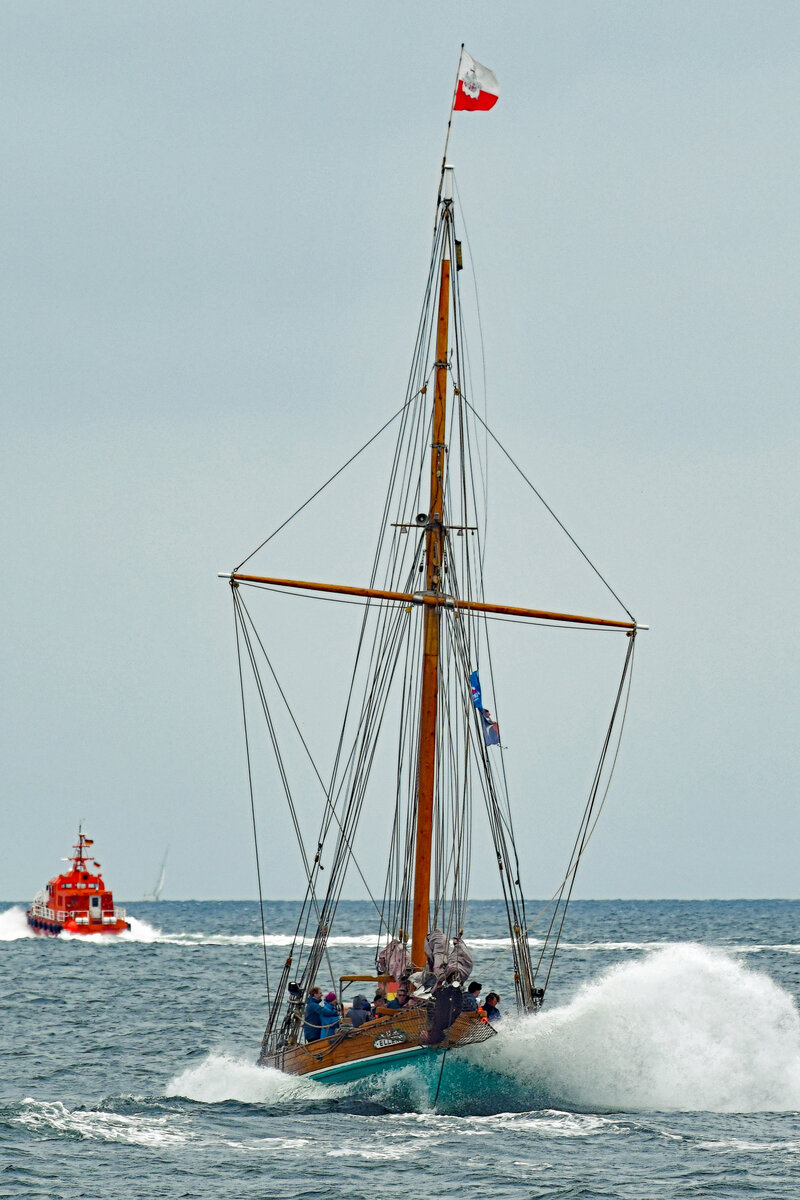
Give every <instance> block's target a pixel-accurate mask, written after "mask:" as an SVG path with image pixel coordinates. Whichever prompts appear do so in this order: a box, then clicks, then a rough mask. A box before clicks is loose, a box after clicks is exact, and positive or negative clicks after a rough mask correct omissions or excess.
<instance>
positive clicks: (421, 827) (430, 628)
mask: <svg viewBox="0 0 800 1200" xmlns="http://www.w3.org/2000/svg"><path fill="white" fill-rule="evenodd" d="M448 219H449V210H448V209H446V210H445V220H446V221H447V220H448ZM449 314H450V259H449V258H448V257H447V230H445V256H444V257H443V258H442V269H441V281H440V286H439V318H438V326H437V330H436V384H435V388H434V397H433V424H432V433H433V439H432V442H431V492H430V496H431V499H430V508H429V509H428V525H427V529H426V531H425V567H426V581H427V587H426V591H427V594H428V595H430V596H432V597H436V596H438V595H440V594H441V586H442V563H443V558H444V534H443V526H442V520H443V517H444V461H445V444H444V436H445V416H446V410H447V335H448V319H449ZM440 620H441V616H440V608H439V606H438V605H437V604H430V605H428V606H427V607H426V608H425V620H424V625H423V632H422V646H423V651H422V692H421V696H420V715H419V771H418V775H417V828H416V845H415V849H414V904H413V909H412V915H411V962H412V963H413V965H414V967H415V969H416V970H419V969H420V968H421V967H424V966H425V938H426V937H427V934H428V910H429V908H430V891H431V851H432V844H433V799H434V793H435V790H436V716H437V710H438V703H439V623H440Z"/></svg>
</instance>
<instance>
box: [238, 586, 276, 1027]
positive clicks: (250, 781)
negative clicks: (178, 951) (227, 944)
mask: <svg viewBox="0 0 800 1200" xmlns="http://www.w3.org/2000/svg"><path fill="white" fill-rule="evenodd" d="M231 592H232V593H233V623H234V628H235V631H236V660H237V663H238V666H239V692H240V698H241V702H242V723H243V726H244V745H245V755H246V759H247V783H248V788H249V791H250V817H251V819H252V822H253V846H254V848H255V856H256V879H257V880H258V909H259V912H260V914H261V945H262V948H263V951H264V981H265V989H266V995H267V1010H268V1011H269V1008H270V1006H271V1003H272V1001H271V996H270V987H269V963H268V962H267V929H266V924H265V921H264V893H263V890H262V887H261V862H260V859H259V853H258V830H257V828H256V805H255V796H254V794H253V771H252V763H251V758H250V738H249V735H248V729H247V709H246V705H245V699H244V673H243V671H242V652H241V645H240V642H239V618H238V615H237V612H236V593H235V590H234V589H233V588H231Z"/></svg>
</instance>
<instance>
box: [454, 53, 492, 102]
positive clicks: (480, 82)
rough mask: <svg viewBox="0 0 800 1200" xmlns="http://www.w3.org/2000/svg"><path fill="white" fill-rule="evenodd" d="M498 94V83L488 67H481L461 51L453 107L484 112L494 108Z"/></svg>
mask: <svg viewBox="0 0 800 1200" xmlns="http://www.w3.org/2000/svg"><path fill="white" fill-rule="evenodd" d="M499 96H500V84H499V83H498V82H497V76H496V75H493V74H492V72H491V71H490V70H489V68H488V67H483V66H481V64H480V63H479V62H475V59H474V58H471V57H470V56H469V54H467V52H466V50H462V51H461V65H460V66H459V68H458V84H457V86H456V100H455V104H454V105H453V108H454V109H455V110H456V111H458V110H459V109H466V110H468V111H469V112H486V110H487V109H489V108H494V106H495V104H497V101H498V98H499Z"/></svg>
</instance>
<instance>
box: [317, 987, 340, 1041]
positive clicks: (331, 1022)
mask: <svg viewBox="0 0 800 1200" xmlns="http://www.w3.org/2000/svg"><path fill="white" fill-rule="evenodd" d="M338 1028H339V1009H338V1008H337V1007H336V992H328V994H327V996H326V997H325V1003H324V1004H323V1005H322V1029H320V1031H319V1036H320V1037H321V1038H327V1037H333V1035H334V1034H335V1033H336V1031H337V1030H338Z"/></svg>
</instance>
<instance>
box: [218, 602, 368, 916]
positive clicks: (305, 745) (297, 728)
mask: <svg viewBox="0 0 800 1200" xmlns="http://www.w3.org/2000/svg"><path fill="white" fill-rule="evenodd" d="M241 603H242V608H243V609H244V610H245V612H246V613H247V619H248V621H249V622H250V626H251V628H252V629H253V632H254V633H255V635H256V640H257V641H258V644H259V646H260V647H261V653H262V654H263V655H264V661H265V662H266V664H267V666H268V667H269V671H270V674H271V676H272V678H273V681H274V683H275V686H276V687H277V689H278V692H279V694H280V697H281V700H282V701H283V703H284V705H285V707H286V711H287V712H288V714H289V718H290V720H291V722H292V724H293V725H294V728H295V731H296V733H297V736H298V737H299V739H300V744H301V746H302V747H303V749H304V750H305V752H306V755H307V757H308V761H309V762H310V763H311V768H312V770H313V772H314V774H315V775H316V777H317V779H318V781H319V785H320V787H321V788H322V791H323V794H324V796H325V802H326V804H327V805H330V807H331V812H332V816H333V819H334V821H335V822H336V824H337V825H338V826H339V829H340V831H341V833H342V836H343V837H344V838H345V842H346V844H347V849H348V851H349V852H350V855H351V857H352V860H353V863H354V865H355V868H356V870H357V871H358V873H359V875H360V876H361V882H362V883H363V884H364V887H365V888H366V889H367V895H368V896H369V898H370V900H371V901H372V903H373V905H374V907H375V911H376V912H377V913H378V916H380V909H379V908H378V904H377V901H376V900H375V897H374V896H373V895H372V892H371V891H370V889H369V884H368V883H367V881H366V879H365V878H364V872H363V871H362V870H361V867H360V866H359V865H358V860H357V858H356V856H355V851H354V850H353V848H352V846H351V845H350V843H349V841H348V839H347V835H346V834H345V832H344V830H343V829H342V826H341V823H340V821H339V818H338V817H337V815H336V811H335V809H334V808H333V804H332V802H331V799H330V797H329V795H328V793H327V792H326V790H325V783H324V781H323V779H322V776H321V775H320V773H319V771H318V769H317V764H316V763H315V762H314V758H313V755H312V753H311V750H310V749H309V747H308V743H307V742H306V740H305V738H304V737H303V734H302V732H301V730H300V726H299V725H298V723H297V720H296V718H295V715H294V712H293V711H292V708H291V705H290V704H289V701H288V699H287V698H286V693H285V692H284V690H283V688H282V686H281V684H280V681H279V679H278V676H277V675H276V674H275V669H274V667H273V665H272V662H271V661H270V658H269V655H268V654H267V652H266V649H265V648H264V643H263V642H262V640H261V638H260V636H259V634H258V631H257V630H256V628H255V626H254V625H253V618H252V617H251V616H250V613H249V612H248V610H247V607H246V606H245V604H244V601H242V602H241Z"/></svg>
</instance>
